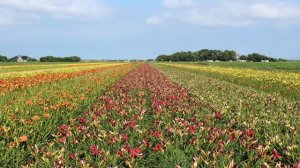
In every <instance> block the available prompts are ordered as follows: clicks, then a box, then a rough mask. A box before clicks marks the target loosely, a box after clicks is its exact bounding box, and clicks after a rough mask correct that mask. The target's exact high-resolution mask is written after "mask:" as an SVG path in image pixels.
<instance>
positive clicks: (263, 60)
mask: <svg viewBox="0 0 300 168" xmlns="http://www.w3.org/2000/svg"><path fill="white" fill-rule="evenodd" d="M261 62H270V61H269V60H261Z"/></svg>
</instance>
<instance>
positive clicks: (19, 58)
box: [10, 55, 30, 62]
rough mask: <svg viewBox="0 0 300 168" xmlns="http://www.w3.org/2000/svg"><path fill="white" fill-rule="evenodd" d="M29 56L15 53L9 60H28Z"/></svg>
mask: <svg viewBox="0 0 300 168" xmlns="http://www.w3.org/2000/svg"><path fill="white" fill-rule="evenodd" d="M29 59H30V58H29V57H28V56H24V55H17V56H15V57H13V58H11V59H10V60H11V61H16V62H28V60H29Z"/></svg>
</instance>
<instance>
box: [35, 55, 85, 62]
mask: <svg viewBox="0 0 300 168" xmlns="http://www.w3.org/2000/svg"><path fill="white" fill-rule="evenodd" d="M40 61H41V62H80V61H81V58H80V57H78V56H71V57H54V56H45V57H41V58H40Z"/></svg>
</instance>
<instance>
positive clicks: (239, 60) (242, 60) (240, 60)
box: [238, 60, 247, 62]
mask: <svg viewBox="0 0 300 168" xmlns="http://www.w3.org/2000/svg"><path fill="white" fill-rule="evenodd" d="M238 61H239V62H247V60H238Z"/></svg>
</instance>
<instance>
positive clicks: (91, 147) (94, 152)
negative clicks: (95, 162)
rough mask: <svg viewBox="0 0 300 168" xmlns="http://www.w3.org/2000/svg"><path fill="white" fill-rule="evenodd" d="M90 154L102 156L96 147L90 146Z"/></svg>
mask: <svg viewBox="0 0 300 168" xmlns="http://www.w3.org/2000/svg"><path fill="white" fill-rule="evenodd" d="M90 152H91V153H92V154H93V155H95V156H97V155H100V151H99V149H98V147H97V146H96V145H91V146H90Z"/></svg>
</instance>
